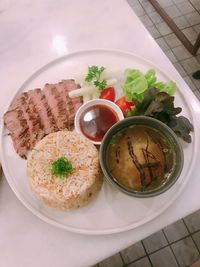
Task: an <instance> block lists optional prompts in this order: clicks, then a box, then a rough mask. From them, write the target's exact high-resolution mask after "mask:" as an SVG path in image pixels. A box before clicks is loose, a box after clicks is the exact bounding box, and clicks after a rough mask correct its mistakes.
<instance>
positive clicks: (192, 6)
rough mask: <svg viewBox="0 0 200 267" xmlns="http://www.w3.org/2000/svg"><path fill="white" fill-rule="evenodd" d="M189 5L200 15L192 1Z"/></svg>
mask: <svg viewBox="0 0 200 267" xmlns="http://www.w3.org/2000/svg"><path fill="white" fill-rule="evenodd" d="M189 3H190V4H191V6H192V7H193V8H194V9H195V11H197V13H198V14H199V15H200V11H199V10H198V9H197V8H196V7H195V5H194V4H193V3H192V2H191V1H190V0H189Z"/></svg>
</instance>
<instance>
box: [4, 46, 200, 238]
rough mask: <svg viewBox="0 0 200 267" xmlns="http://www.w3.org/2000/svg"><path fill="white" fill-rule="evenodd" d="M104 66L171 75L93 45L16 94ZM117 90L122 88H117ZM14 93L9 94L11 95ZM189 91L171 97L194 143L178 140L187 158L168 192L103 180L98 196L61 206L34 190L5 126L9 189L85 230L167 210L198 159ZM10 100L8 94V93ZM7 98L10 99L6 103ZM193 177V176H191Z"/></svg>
mask: <svg viewBox="0 0 200 267" xmlns="http://www.w3.org/2000/svg"><path fill="white" fill-rule="evenodd" d="M94 64H95V65H100V66H105V67H106V68H107V69H108V70H111V71H113V72H114V73H115V75H117V76H118V78H120V75H122V71H123V70H124V69H125V68H127V67H131V68H138V69H140V70H141V71H146V70H148V69H149V68H155V69H156V72H157V76H158V78H159V79H160V80H163V81H166V80H169V78H168V77H167V76H166V75H165V74H164V73H163V72H162V71H161V70H159V69H158V68H157V67H155V66H153V64H152V63H150V62H148V61H146V60H144V59H142V58H139V57H137V56H135V55H132V54H129V53H123V52H120V51H107V50H92V51H82V52H77V53H74V54H70V55H67V56H65V57H62V58H60V59H58V60H55V61H53V62H51V63H49V64H48V65H46V66H44V67H43V68H41V69H40V70H38V71H37V72H36V73H34V74H33V75H32V76H31V77H30V78H29V79H28V80H27V81H26V82H25V83H24V84H23V85H22V86H21V88H19V89H18V90H16V92H15V95H16V94H18V93H20V92H22V91H25V90H27V89H30V88H36V87H42V86H43V85H44V84H45V83H46V82H49V83H53V82H54V83H55V82H58V81H59V80H61V79H63V78H73V77H78V76H81V75H84V74H85V73H86V72H87V68H88V66H89V65H94ZM118 93H119V94H120V91H119V92H118ZM15 95H14V96H13V98H14V97H15ZM187 98H188V92H187V90H186V89H184V88H182V89H181V92H180V91H178V92H177V93H176V97H175V104H176V105H177V106H181V107H182V108H183V112H182V114H183V115H184V116H186V117H188V118H189V119H190V121H191V122H192V123H193V124H194V133H193V134H192V139H193V141H192V143H191V144H186V143H184V142H182V145H183V149H184V158H185V164H184V167H183V171H182V174H181V176H180V177H179V179H178V181H177V182H176V184H175V185H174V186H173V187H172V188H171V189H170V190H168V191H167V192H165V193H163V194H162V195H160V196H157V197H153V198H151V199H138V198H133V197H130V196H127V195H125V194H123V193H121V192H119V191H118V190H117V189H114V188H112V187H111V186H110V185H108V184H107V183H106V182H105V183H104V186H103V188H102V190H101V192H100V193H99V195H98V196H97V197H96V199H94V200H93V202H91V203H90V204H89V205H87V206H85V207H84V208H81V209H78V210H74V211H69V212H62V211H57V210H54V209H51V208H49V207H47V206H45V205H43V204H42V203H41V202H40V201H38V200H37V199H36V198H35V197H34V195H33V194H32V192H31V190H30V188H29V184H28V181H27V177H26V161H25V160H23V159H21V158H20V157H19V156H18V155H17V154H16V153H15V151H14V148H13V145H12V142H11V138H10V137H9V136H7V135H6V129H5V128H4V127H2V129H1V136H0V138H1V159H2V166H3V169H4V173H5V176H6V178H7V180H8V183H9V184H10V186H11V188H12V190H13V191H14V192H15V194H16V196H17V197H18V198H19V199H20V201H21V202H22V203H23V204H24V205H25V206H26V207H27V208H28V209H29V210H30V211H31V212H32V213H33V214H35V215H36V216H38V217H39V218H41V219H42V220H44V221H46V222H48V223H50V224H52V225H54V226H57V227H60V228H63V229H65V230H68V231H72V232H76V233H84V234H111V233H117V232H122V231H126V230H129V229H133V228H136V227H138V226H141V225H143V224H145V223H147V222H149V221H150V220H152V219H154V218H155V217H157V216H158V215H160V214H161V213H162V212H163V211H165V210H166V209H167V208H168V207H169V206H170V205H171V204H172V203H173V202H174V200H175V199H176V198H177V197H178V196H179V194H180V193H181V192H182V190H183V188H184V186H185V185H186V184H187V182H188V180H189V178H190V173H191V171H192V169H193V167H194V164H196V162H197V151H196V150H197V149H196V148H197V147H198V145H197V143H198V142H199V141H198V138H197V136H198V135H199V134H200V133H199V132H197V127H196V125H195V115H194V112H193V109H192V105H191V107H189V106H188V104H187V101H186V100H187ZM11 101H12V99H11ZM9 104H10V102H9V103H8V106H9ZM191 178H192V177H191Z"/></svg>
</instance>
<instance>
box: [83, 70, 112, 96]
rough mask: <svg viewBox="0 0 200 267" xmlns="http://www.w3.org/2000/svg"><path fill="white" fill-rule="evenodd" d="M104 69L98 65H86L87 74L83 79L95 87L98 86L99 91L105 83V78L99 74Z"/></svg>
mask: <svg viewBox="0 0 200 267" xmlns="http://www.w3.org/2000/svg"><path fill="white" fill-rule="evenodd" d="M104 70H105V68H104V67H98V66H91V67H88V74H87V75H86V77H85V81H86V82H92V83H93V84H94V85H95V86H96V87H98V88H99V90H100V91H102V90H103V89H104V88H105V87H106V85H107V82H106V80H105V79H101V74H102V72H103V71H104Z"/></svg>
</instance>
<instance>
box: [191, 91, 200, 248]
mask: <svg viewBox="0 0 200 267" xmlns="http://www.w3.org/2000/svg"><path fill="white" fill-rule="evenodd" d="M199 96H200V95H199ZM192 238H193V240H194V242H195V244H196V245H197V247H198V249H199V250H200V232H197V233H195V234H193V235H192Z"/></svg>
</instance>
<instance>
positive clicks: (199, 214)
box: [184, 210, 200, 233]
mask: <svg viewBox="0 0 200 267" xmlns="http://www.w3.org/2000/svg"><path fill="white" fill-rule="evenodd" d="M184 221H185V223H186V225H187V227H188V229H189V231H190V233H193V232H195V231H198V230H200V210H198V211H196V212H194V213H192V214H190V215H189V216H187V217H185V218H184Z"/></svg>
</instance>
